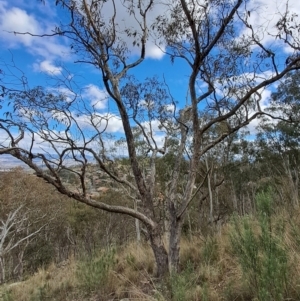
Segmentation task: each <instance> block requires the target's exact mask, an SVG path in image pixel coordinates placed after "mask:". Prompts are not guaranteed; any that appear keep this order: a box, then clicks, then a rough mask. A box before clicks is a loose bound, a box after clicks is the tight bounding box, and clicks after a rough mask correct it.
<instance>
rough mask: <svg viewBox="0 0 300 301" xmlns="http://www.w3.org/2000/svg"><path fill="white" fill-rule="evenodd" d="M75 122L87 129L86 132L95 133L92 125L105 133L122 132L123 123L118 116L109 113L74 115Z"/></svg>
mask: <svg viewBox="0 0 300 301" xmlns="http://www.w3.org/2000/svg"><path fill="white" fill-rule="evenodd" d="M73 115H74V118H76V122H77V124H78V126H79V127H80V128H81V129H82V130H84V131H87V134H89V135H93V134H95V129H94V127H96V128H97V130H98V131H104V130H105V133H123V132H124V130H123V124H122V120H121V119H120V117H118V116H117V115H114V114H111V113H105V114H94V115H79V116H75V113H73Z"/></svg>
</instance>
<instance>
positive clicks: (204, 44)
mask: <svg viewBox="0 0 300 301" xmlns="http://www.w3.org/2000/svg"><path fill="white" fill-rule="evenodd" d="M252 4H253V1H243V0H235V1H227V0H218V1H214V0H213V1H195V0H175V1H174V0H173V1H169V0H163V1H160V2H156V1H154V0H145V1H144V0H143V1H142V0H123V1H121V0H120V1H119V0H111V1H98V0H97V1H96V0H89V1H88V0H57V1H56V5H58V6H59V7H60V8H61V9H62V11H63V12H64V14H63V17H62V19H61V24H59V25H58V26H57V27H56V28H55V30H54V32H52V33H50V34H47V33H45V34H43V35H42V36H43V37H49V36H53V35H56V36H61V37H63V38H64V39H69V41H70V47H71V49H72V50H73V51H74V54H75V55H77V58H78V62H81V63H86V64H89V65H91V66H92V67H93V68H94V69H95V71H98V77H99V81H101V82H102V84H103V86H104V87H105V90H106V93H107V98H108V99H109V101H111V102H112V103H114V105H115V106H116V109H117V113H116V115H114V114H112V113H109V112H108V113H107V114H101V113H99V112H98V111H97V105H96V104H94V103H92V102H88V101H86V100H84V98H82V97H81V95H80V89H76V86H74V84H73V83H72V81H71V76H70V74H69V75H66V76H65V77H64V78H63V83H64V85H65V88H66V87H67V88H69V90H68V93H67V94H65V93H58V92H53V91H50V92H49V90H46V89H44V88H42V87H36V88H33V89H30V88H29V87H28V86H27V82H26V81H23V82H22V84H23V91H18V88H14V89H13V88H11V90H10V88H9V87H8V86H7V85H6V84H5V83H4V79H3V80H2V81H3V84H2V88H3V95H2V97H3V98H2V100H1V101H2V102H3V103H4V102H7V103H8V102H10V103H11V105H12V106H13V109H12V110H10V111H9V110H8V112H7V114H6V115H5V116H4V117H2V118H1V120H0V130H1V132H2V133H1V134H3V135H4V134H5V135H6V136H5V137H6V139H4V140H3V141H2V143H1V150H0V154H10V155H12V156H14V157H15V158H17V159H19V160H21V161H22V162H24V163H25V164H27V165H28V166H29V167H30V168H32V169H33V170H35V172H36V175H37V176H38V177H42V178H43V179H44V180H45V181H47V182H48V183H50V184H51V185H53V186H55V187H56V189H57V190H58V191H59V192H60V193H62V194H65V195H68V196H69V197H71V198H73V199H75V200H77V201H79V202H82V203H85V204H87V205H89V206H92V207H95V208H98V209H101V210H105V211H109V212H115V213H120V214H126V215H129V216H132V217H133V218H136V219H138V220H139V221H140V222H141V223H143V225H144V228H145V229H144V230H145V232H146V233H147V236H148V237H149V241H150V244H151V247H152V249H153V253H154V256H155V259H156V264H157V274H158V276H163V275H164V274H166V273H167V271H168V269H169V270H170V271H177V269H178V263H179V251H180V236H181V229H182V224H183V220H184V217H185V215H186V212H187V208H188V207H189V206H190V204H191V203H192V202H193V201H197V192H198V191H199V189H200V188H201V186H202V185H203V183H204V181H205V179H206V176H207V174H206V175H205V174H204V175H203V177H202V180H201V181H196V179H197V177H198V176H199V175H198V171H199V164H200V162H201V159H202V158H204V157H205V155H206V154H207V153H208V152H209V151H210V150H212V149H213V148H214V147H216V146H217V145H218V144H219V143H221V142H222V141H224V139H226V138H227V137H228V136H230V135H232V134H233V133H235V132H237V131H238V130H239V129H240V128H242V127H244V126H246V125H248V124H249V123H250V122H251V121H253V120H254V119H255V118H257V117H258V116H260V115H263V114H268V116H271V115H272V113H270V112H265V111H264V110H263V109H262V101H263V100H264V99H263V96H264V90H265V89H267V88H268V87H269V86H270V85H272V84H273V83H275V82H276V81H278V80H280V79H281V78H282V77H283V76H284V75H286V74H287V73H289V72H291V71H293V70H297V69H299V68H300V53H299V50H300V40H299V28H300V26H299V24H298V23H297V20H298V19H297V17H296V16H293V15H292V14H290V12H289V8H288V3H287V4H286V6H285V7H284V9H283V10H281V11H280V12H278V13H277V14H274V15H272V16H270V20H260V19H259V18H260V17H261V16H262V9H263V8H264V7H263V5H262V4H259V5H256V6H255V5H254V6H253V5H252ZM154 13H156V17H155V18H154V17H153V16H154ZM151 14H152V15H151ZM120 15H122V16H121V17H120ZM150 15H151V16H152V20H151V19H150ZM120 18H121V19H120ZM126 20H127V21H130V22H126ZM259 20H260V22H259ZM271 20H273V21H274V20H276V21H277V23H276V22H275V24H274V26H272V28H271V29H270V28H265V27H264V26H267V25H266V24H269V21H270V22H271ZM133 24H134V25H133ZM15 34H30V35H35V34H34V33H16V32H15ZM150 40H152V42H153V41H155V43H156V45H157V47H160V49H161V51H162V52H164V53H165V55H166V56H169V57H170V60H171V62H175V63H176V60H182V62H183V63H185V64H186V66H187V68H189V75H188V83H187V85H186V87H185V90H186V93H187V98H186V99H184V100H180V102H179V103H176V101H175V98H176V97H175V96H174V95H173V94H172V89H171V87H170V85H168V78H164V77H163V76H161V77H160V78H161V79H162V80H161V81H160V80H159V79H157V78H152V77H151V76H149V77H148V78H147V79H146V80H145V81H139V80H138V79H136V78H135V77H134V70H135V69H136V68H142V67H143V62H144V61H145V56H146V53H147V49H148V48H147V45H148V43H149V41H150ZM283 46H284V47H285V48H286V49H287V48H289V51H288V52H284V53H283V52H280V53H279V52H278V49H280V47H283ZM287 53H288V54H287ZM170 68H172V67H170ZM139 70H141V69H139ZM144 72H145V73H147V69H146V68H145V69H144ZM161 72H162V73H163V72H164V70H161ZM176 72H178V71H176ZM22 79H24V77H22ZM60 91H62V90H60ZM64 91H65V90H64ZM203 116H209V118H203ZM118 120H121V126H122V130H123V132H124V139H125V141H126V149H127V154H128V157H129V161H130V169H131V173H130V174H131V175H132V177H127V176H126V175H124V174H122V172H120V170H119V168H118V167H117V166H116V164H114V160H113V158H112V153H110V152H109V147H108V142H109V139H111V137H108V136H107V127H108V125H109V124H110V122H111V121H114V122H115V123H117V122H118ZM221 125H222V126H221ZM224 125H226V126H224ZM218 126H219V127H220V128H222V130H220V131H218V132H217V134H216V135H209V134H208V133H210V132H211V129H212V128H214V127H218ZM133 128H135V129H136V128H138V129H139V132H140V134H141V135H142V137H143V138H142V139H143V142H144V143H145V144H142V146H143V151H144V150H145V148H144V147H145V145H146V146H147V151H146V155H147V156H148V159H147V160H146V162H147V164H148V166H147V168H146V169H145V170H144V171H143V168H142V166H143V164H144V163H145V160H144V158H143V156H140V155H139V153H138V148H139V147H140V146H141V144H139V143H136V141H135V130H133ZM162 137H163V138H162ZM204 138H205V139H204ZM25 140H26V141H27V143H24V141H25ZM28 141H29V142H28ZM168 141H176V148H174V147H173V146H174V143H168ZM169 149H170V151H171V150H172V152H173V154H175V155H176V157H175V162H174V165H173V168H172V172H170V173H169V174H168V179H167V180H166V182H165V183H166V185H165V186H166V187H165V190H164V192H163V197H162V198H161V201H160V202H158V201H157V200H158V196H157V187H158V186H159V183H157V177H156V169H157V166H156V164H157V162H159V160H156V159H157V158H159V157H161V156H164V155H166V154H168V152H169ZM183 160H186V161H187V162H188V170H187V171H186V172H185V175H184V177H182V168H185V164H183ZM40 162H42V164H40ZM89 163H92V164H93V165H96V166H97V167H98V169H99V170H100V171H101V172H102V173H103V174H106V175H107V177H109V178H110V179H111V181H114V182H115V183H116V185H117V184H118V185H119V188H122V189H125V190H128V189H130V191H131V192H132V191H133V192H134V193H135V195H136V198H137V199H139V200H140V202H139V206H138V208H137V209H136V208H131V207H128V206H124V205H122V200H120V205H119V206H115V205H108V204H106V203H104V202H101V198H100V199H97V198H94V197H93V196H91V195H90V194H89V191H88V189H87V174H88V168H89V166H90V165H89ZM183 166H184V167H183ZM62 170H68V171H69V172H71V173H73V174H74V175H75V176H76V177H77V178H78V183H79V184H78V185H77V187H76V190H75V189H73V188H72V187H69V186H68V185H66V184H65V183H64V182H63V180H62V179H61V177H60V172H61V171H62ZM159 206H163V207H164V208H166V210H167V214H166V215H165V216H164V217H162V216H161V214H160V212H162V210H157V207H159ZM166 223H167V224H168V228H167V231H168V232H169V235H168V237H169V241H168V242H167V244H166V243H165V242H164V240H163V236H164V230H163V229H164V227H163V225H164V224H166Z"/></svg>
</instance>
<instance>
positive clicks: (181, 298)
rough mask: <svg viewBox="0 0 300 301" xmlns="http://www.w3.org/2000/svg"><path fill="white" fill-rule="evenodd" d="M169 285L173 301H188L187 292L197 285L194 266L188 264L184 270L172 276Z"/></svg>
mask: <svg viewBox="0 0 300 301" xmlns="http://www.w3.org/2000/svg"><path fill="white" fill-rule="evenodd" d="M169 285H170V293H171V300H172V301H185V300H187V292H188V291H189V290H190V288H191V287H193V286H194V285H195V276H194V269H193V265H192V264H191V263H190V262H188V263H187V265H186V268H185V269H184V270H182V271H181V272H180V273H174V274H172V275H171V276H170V283H169Z"/></svg>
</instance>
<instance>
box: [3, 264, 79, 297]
mask: <svg viewBox="0 0 300 301" xmlns="http://www.w3.org/2000/svg"><path fill="white" fill-rule="evenodd" d="M75 269H76V262H75V260H74V259H70V260H69V261H68V262H66V263H65V264H63V265H60V267H57V266H56V265H54V264H51V265H50V266H49V267H48V268H47V269H46V270H45V269H40V270H38V272H36V273H35V274H34V275H33V276H31V277H30V278H29V279H28V280H26V281H23V282H19V283H17V284H16V285H13V284H10V285H7V286H6V287H5V290H6V291H7V292H8V293H7V299H8V300H18V301H31V300H43V298H44V299H46V298H47V297H48V298H51V295H56V296H58V297H59V298H60V299H57V300H67V298H68V297H69V296H68V295H69V292H75V290H76V286H77V284H78V283H77V279H76V276H75ZM50 300H51V299H50Z"/></svg>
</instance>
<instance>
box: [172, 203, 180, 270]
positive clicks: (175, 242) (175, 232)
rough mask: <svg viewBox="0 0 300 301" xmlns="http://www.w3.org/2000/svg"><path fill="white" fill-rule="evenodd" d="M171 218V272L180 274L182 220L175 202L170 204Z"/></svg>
mask: <svg viewBox="0 0 300 301" xmlns="http://www.w3.org/2000/svg"><path fill="white" fill-rule="evenodd" d="M169 218H170V223H169V230H170V237H169V272H170V274H172V273H177V272H178V267H179V253H180V238H181V226H182V220H181V219H178V218H177V211H176V208H175V205H174V203H173V202H170V204H169Z"/></svg>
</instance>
